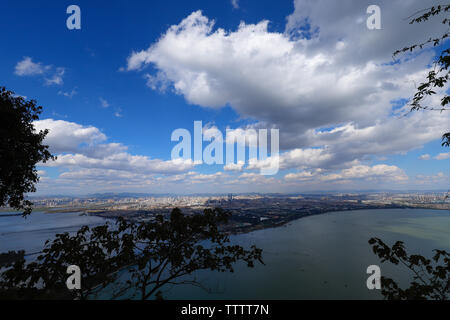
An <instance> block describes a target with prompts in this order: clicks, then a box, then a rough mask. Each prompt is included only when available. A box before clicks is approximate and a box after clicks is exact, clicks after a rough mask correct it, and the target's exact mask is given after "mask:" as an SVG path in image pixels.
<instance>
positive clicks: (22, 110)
mask: <svg viewBox="0 0 450 320" xmlns="http://www.w3.org/2000/svg"><path fill="white" fill-rule="evenodd" d="M41 112H42V107H40V106H36V101H34V100H30V101H25V99H24V98H22V97H18V96H15V95H14V93H13V92H11V91H7V90H6V89H5V88H4V87H0V206H5V205H9V206H10V207H12V208H15V209H18V210H24V215H26V214H30V213H31V210H32V208H31V206H32V203H31V202H30V201H29V200H26V199H25V194H26V193H29V192H35V191H36V188H35V184H36V182H38V180H39V177H38V175H37V171H36V164H37V163H39V162H41V161H42V162H46V161H47V160H49V159H54V157H53V156H52V155H51V154H50V152H49V151H48V146H46V145H43V144H42V142H43V140H44V138H45V136H46V135H47V133H48V130H44V131H40V132H36V131H35V129H34V126H33V121H35V120H38V119H39V114H40V113H41Z"/></svg>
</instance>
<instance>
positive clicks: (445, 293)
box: [369, 238, 450, 300]
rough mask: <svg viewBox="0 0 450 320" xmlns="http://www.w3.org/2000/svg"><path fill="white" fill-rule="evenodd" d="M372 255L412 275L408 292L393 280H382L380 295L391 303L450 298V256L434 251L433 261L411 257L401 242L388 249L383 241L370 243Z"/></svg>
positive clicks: (420, 257) (416, 255)
mask: <svg viewBox="0 0 450 320" xmlns="http://www.w3.org/2000/svg"><path fill="white" fill-rule="evenodd" d="M369 244H370V245H371V246H372V250H373V252H374V253H375V254H376V255H377V256H378V257H379V258H380V259H381V262H390V263H393V264H395V265H399V264H400V265H403V266H404V267H406V268H408V269H409V270H410V271H411V272H412V275H413V281H412V282H411V284H410V286H409V287H408V288H406V289H402V288H400V286H399V284H398V283H397V282H395V281H394V280H392V279H390V278H387V277H384V276H382V277H381V293H382V295H383V296H384V297H385V298H386V299H388V300H429V299H431V300H447V299H448V298H449V297H450V253H448V252H446V251H444V250H434V255H433V257H432V258H431V259H428V258H425V257H423V256H421V255H419V254H408V253H407V251H406V249H405V245H404V243H403V242H402V241H397V242H396V243H395V244H394V245H393V246H392V247H389V246H388V245H387V244H385V243H384V242H383V241H382V240H381V239H378V238H372V239H370V240H369Z"/></svg>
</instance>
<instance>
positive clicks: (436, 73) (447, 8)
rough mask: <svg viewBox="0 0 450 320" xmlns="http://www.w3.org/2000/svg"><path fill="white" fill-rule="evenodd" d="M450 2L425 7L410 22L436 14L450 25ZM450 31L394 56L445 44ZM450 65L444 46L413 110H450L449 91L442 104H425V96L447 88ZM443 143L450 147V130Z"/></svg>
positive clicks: (418, 92) (443, 137)
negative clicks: (438, 89)
mask: <svg viewBox="0 0 450 320" xmlns="http://www.w3.org/2000/svg"><path fill="white" fill-rule="evenodd" d="M448 13H450V4H447V5H437V6H433V7H431V8H428V9H424V10H421V11H419V12H418V13H416V14H415V15H413V16H412V17H411V18H412V20H411V21H410V22H409V23H410V24H414V23H422V22H426V21H427V20H429V19H432V18H434V17H436V16H442V15H443V16H444V17H443V19H442V23H443V24H444V25H446V26H450V17H449V16H448ZM449 35H450V33H449V29H447V31H446V32H445V33H444V34H443V35H441V36H439V37H434V38H433V37H432V38H429V39H428V40H426V41H424V42H422V43H418V44H414V45H411V46H409V47H405V48H403V49H400V50H397V51H395V52H394V57H395V56H396V55H398V54H400V53H402V52H412V51H414V50H418V49H419V50H420V49H423V48H424V47H425V46H428V45H433V46H434V47H437V46H439V45H443V44H444V42H445V41H446V40H448V37H449ZM449 66H450V49H449V48H448V47H447V48H444V49H443V50H442V51H441V52H440V53H439V56H438V58H437V59H436V61H435V62H434V69H433V70H431V71H430V72H429V73H428V76H427V79H426V81H425V82H424V83H421V84H420V85H419V86H418V87H417V91H416V93H415V94H414V97H413V99H412V101H411V104H410V105H411V111H415V110H434V111H441V112H443V111H449V110H450V108H449V107H448V105H449V104H450V96H449V95H448V94H447V92H446V93H445V94H444V95H443V97H442V98H441V103H440V106H429V105H426V104H424V101H425V98H427V97H428V96H432V95H434V94H436V91H435V90H436V88H445V87H446V85H447V82H448V80H449V72H450V71H449ZM442 145H443V146H446V147H450V132H447V133H444V135H443V136H442Z"/></svg>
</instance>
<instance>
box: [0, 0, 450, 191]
mask: <svg viewBox="0 0 450 320" xmlns="http://www.w3.org/2000/svg"><path fill="white" fill-rule="evenodd" d="M71 4H76V5H78V6H79V7H80V8H81V30H68V29H67V28H66V19H67V17H68V16H69V15H68V14H66V8H67V7H68V6H69V5H71ZM367 5H368V3H367V4H366V3H365V2H364V1H362V2H358V4H355V2H353V3H352V2H350V1H343V2H341V4H339V5H338V4H336V3H333V4H330V2H328V3H327V2H326V1H318V2H310V1H301V0H297V1H276V2H275V1H250V0H248V1H244V0H240V1H237V2H235V4H234V5H233V4H232V2H231V1H228V0H224V1H164V2H162V1H134V2H133V1H131V2H130V1H108V2H106V1H76V2H69V1H58V2H55V1H40V2H39V3H37V2H35V1H2V2H1V3H0V17H1V19H0V27H1V28H2V30H7V32H4V33H3V34H2V48H1V51H0V58H1V59H0V74H1V79H0V80H1V81H0V84H1V85H4V86H6V87H7V88H8V89H10V90H13V91H14V92H15V93H16V94H18V95H22V96H25V97H27V98H28V99H36V100H37V101H38V103H39V104H40V105H42V106H44V112H43V114H42V116H41V119H42V120H43V121H45V122H41V123H39V124H38V125H37V127H38V128H43V127H42V126H43V125H46V126H47V127H48V128H49V129H50V131H51V132H50V135H51V136H49V138H48V143H49V145H50V147H51V148H52V151H53V152H54V153H56V154H58V155H61V156H62V157H61V156H60V157H59V158H60V159H59V160H57V162H56V163H53V164H50V165H48V164H47V165H42V166H39V170H40V171H39V172H40V174H41V183H40V184H39V187H38V191H39V193H42V194H54V193H67V194H79V193H87V192H102V191H105V192H109V191H141V192H168V191H173V192H177V193H189V192H245V191H261V192H301V191H308V190H340V189H341V190H358V189H373V188H393V189H434V188H447V187H448V185H449V182H450V180H449V175H448V174H449V173H448V169H447V168H448V164H449V161H450V160H449V159H450V154H448V152H449V151H450V150H448V149H445V148H442V147H441V146H440V143H439V137H440V135H442V133H443V132H445V130H447V129H449V125H448V124H449V123H450V122H449V118H448V115H446V114H443V115H435V114H433V115H428V114H421V113H417V114H415V115H408V117H399V112H400V113H401V112H402V111H405V110H406V109H405V107H404V103H405V102H406V101H407V99H408V98H409V97H410V96H411V94H413V93H414V85H413V83H414V81H416V79H417V80H420V79H421V76H423V75H425V74H426V71H427V67H429V65H430V62H431V61H432V58H433V56H434V52H433V51H431V50H428V51H424V52H421V53H420V54H416V55H414V56H413V57H404V58H402V59H403V60H401V61H400V63H398V64H394V65H393V64H389V62H390V61H391V60H389V59H390V56H391V53H392V52H393V50H395V49H397V48H398V46H399V45H400V47H401V46H402V45H403V43H402V42H401V41H404V44H405V45H406V44H408V41H410V42H411V41H416V40H420V39H422V38H423V37H422V36H426V35H427V34H429V33H433V32H435V31H439V30H440V29H439V27H438V26H437V25H436V24H435V23H431V24H430V25H427V26H426V27H424V28H423V29H421V31H420V32H416V38H414V37H411V36H410V34H412V33H414V32H411V30H413V29H409V28H414V26H413V27H411V26H409V25H408V24H407V23H405V21H404V20H403V19H402V18H404V17H403V16H402V14H403V13H402V11H401V10H404V9H405V8H403V7H402V4H401V3H400V2H395V1H394V3H390V2H388V1H384V2H383V1H380V7H381V14H382V20H381V21H382V23H383V28H382V30H372V31H370V30H367V28H366V27H365V19H366V18H367V14H366V12H365V8H367ZM423 6H424V5H423V4H422V3H421V2H420V1H413V2H412V3H411V4H410V7H408V8H406V9H407V10H410V11H411V13H412V12H414V9H415V8H417V7H418V8H420V7H423ZM199 10H201V11H199ZM403 15H404V14H403ZM213 20H214V24H213V23H212V21H213ZM183 21H184V23H183ZM264 21H269V23H268V24H267V25H265V23H264ZM344 22H345V23H344ZM171 26H176V28H175V29H174V27H171ZM219 29H223V31H222V33H221V32H220V30H219ZM305 29H306V30H315V32H314V34H312V35H306V36H305V34H304V33H301V31H302V30H305ZM414 30H416V29H414ZM294 34H297V36H293V35H294ZM299 34H301V35H302V36H298V35H299ZM371 41H372V45H373V46H375V47H376V48H375V49H373V48H372V47H371ZM21 63H22V64H21ZM148 79H150V80H151V81H149V80H148ZM324 82H329V84H328V85H324ZM439 94H442V93H439ZM399 101H400V102H401V103H399ZM196 120H197V121H202V122H203V125H205V126H206V127H207V128H210V129H212V130H216V131H217V130H218V131H221V132H223V133H225V130H226V128H231V129H237V130H239V129H248V128H255V129H261V128H268V129H270V128H278V129H279V131H280V147H281V155H280V157H281V159H280V171H279V172H278V173H277V174H276V175H274V176H264V175H260V174H259V173H258V171H259V170H258V169H259V168H260V166H259V164H254V165H253V166H252V165H247V164H246V165H245V166H244V167H241V168H238V169H236V170H228V169H224V167H223V165H220V164H219V165H205V164H203V165H195V164H187V163H184V164H182V165H179V164H177V163H171V162H170V161H171V158H170V154H171V150H172V148H173V147H174V145H175V144H176V143H174V142H171V141H170V135H171V133H172V131H173V130H175V129H177V128H186V129H188V130H192V129H193V122H194V121H196ZM206 127H205V129H206ZM103 149H105V150H106V149H107V150H108V151H104V152H103V151H102V152H99V151H98V150H103ZM94 150H97V151H96V152H94ZM345 150H347V151H346V152H344V151H345ZM64 156H65V157H64ZM438 159H439V160H438ZM58 161H59V162H58ZM148 166H150V168H148Z"/></svg>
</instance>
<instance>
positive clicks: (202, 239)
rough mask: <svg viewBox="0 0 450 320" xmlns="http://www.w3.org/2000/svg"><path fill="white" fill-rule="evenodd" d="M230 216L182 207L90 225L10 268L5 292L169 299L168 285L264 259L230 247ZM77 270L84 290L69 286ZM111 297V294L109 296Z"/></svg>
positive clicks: (0, 283)
mask: <svg viewBox="0 0 450 320" xmlns="http://www.w3.org/2000/svg"><path fill="white" fill-rule="evenodd" d="M228 217H229V214H228V213H226V212H224V211H222V210H221V209H205V210H204V212H203V214H196V215H189V216H185V215H183V214H182V213H181V211H180V210H179V209H174V210H173V211H172V213H171V215H170V218H168V219H164V218H163V216H157V217H156V219H155V221H153V222H140V223H133V222H129V221H126V220H124V219H123V218H120V219H118V220H117V223H116V224H115V225H110V224H105V225H102V226H97V227H94V228H89V227H83V228H81V229H80V230H79V231H78V232H77V233H76V234H74V235H72V236H71V235H69V234H68V233H64V234H58V235H56V238H55V239H54V240H53V241H52V242H49V241H47V243H46V247H45V248H44V250H43V253H42V254H41V255H40V256H39V257H38V258H37V260H36V261H33V262H29V263H27V262H26V261H25V259H24V258H21V259H19V260H17V261H16V262H14V263H10V264H9V265H8V266H7V269H6V270H5V271H4V272H3V274H2V275H1V278H0V279H1V280H0V293H1V294H0V295H3V296H4V297H8V298H11V297H14V298H18V297H19V298H70V299H73V298H76V299H86V298H89V297H94V296H95V294H98V293H101V292H102V291H103V290H108V296H109V297H111V298H120V297H124V295H125V297H127V295H126V294H128V293H130V292H131V293H132V297H133V298H139V299H149V298H158V297H159V298H161V297H162V294H161V288H163V287H165V286H167V285H168V284H191V285H197V286H201V283H198V282H197V281H195V278H194V279H191V278H189V277H190V276H192V274H193V273H194V272H195V271H197V270H205V269H207V270H212V271H219V272H225V271H231V272H233V265H234V264H235V263H237V262H238V261H243V262H245V263H246V264H247V266H248V267H253V266H254V264H255V262H256V261H259V262H261V263H263V262H262V258H261V254H262V250H261V249H258V248H256V247H255V246H252V247H251V248H250V249H249V250H246V249H244V248H243V247H241V246H238V245H231V244H229V242H230V241H229V238H228V236H227V235H226V234H224V233H222V232H221V231H220V230H219V227H220V225H221V224H222V223H225V222H226V221H227V219H228ZM69 265H77V266H79V267H80V269H81V274H82V277H81V278H82V282H81V286H82V289H81V290H74V291H69V290H68V289H67V288H66V284H65V282H66V279H67V277H68V275H67V274H66V270H67V267H68V266H69ZM103 292H104V291H103Z"/></svg>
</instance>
